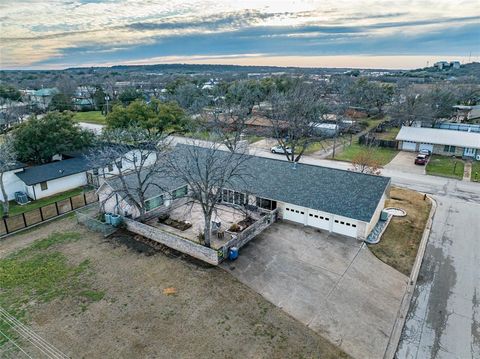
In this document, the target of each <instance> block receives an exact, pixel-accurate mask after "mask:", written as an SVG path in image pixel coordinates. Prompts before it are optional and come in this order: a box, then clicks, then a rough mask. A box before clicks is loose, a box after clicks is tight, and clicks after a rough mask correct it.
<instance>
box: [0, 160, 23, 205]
mask: <svg viewBox="0 0 480 359" xmlns="http://www.w3.org/2000/svg"><path fill="white" fill-rule="evenodd" d="M24 167H26V165H24V164H23V163H20V162H15V163H12V165H11V166H9V167H8V170H7V171H5V172H4V173H3V185H4V186H5V191H6V192H7V197H8V200H9V201H11V200H13V199H15V192H19V191H24V189H25V184H24V183H23V182H22V181H21V180H20V178H18V177H17V176H16V175H15V174H16V173H18V172H21V171H23V168H24ZM0 199H1V200H2V201H3V200H4V198H3V194H2V192H1V191H0Z"/></svg>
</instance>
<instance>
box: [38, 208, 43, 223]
mask: <svg viewBox="0 0 480 359" xmlns="http://www.w3.org/2000/svg"><path fill="white" fill-rule="evenodd" d="M38 209H39V210H40V219H41V220H42V222H43V221H44V220H45V219H44V218H43V211H42V209H43V207H39V208H38Z"/></svg>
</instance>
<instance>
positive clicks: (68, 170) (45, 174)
mask: <svg viewBox="0 0 480 359" xmlns="http://www.w3.org/2000/svg"><path fill="white" fill-rule="evenodd" d="M88 169H90V164H89V161H88V160H87V159H86V158H85V157H78V158H70V159H67V160H63V161H55V162H51V163H46V164H44V165H39V166H33V167H28V168H25V169H24V170H23V171H21V172H17V173H15V175H16V176H17V177H18V178H19V179H20V180H21V181H22V182H23V183H24V189H23V191H24V192H26V193H27V195H28V197H30V198H31V199H33V200H37V199H40V198H44V197H49V196H53V195H55V194H57V193H61V192H65V191H68V190H71V189H74V188H77V187H81V186H85V185H87V176H86V171H87V170H88Z"/></svg>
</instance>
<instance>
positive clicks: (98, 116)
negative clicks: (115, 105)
mask: <svg viewBox="0 0 480 359" xmlns="http://www.w3.org/2000/svg"><path fill="white" fill-rule="evenodd" d="M73 120H74V121H76V122H86V123H93V124H96V125H106V121H105V116H104V115H102V112H101V111H88V112H75V115H74V116H73Z"/></svg>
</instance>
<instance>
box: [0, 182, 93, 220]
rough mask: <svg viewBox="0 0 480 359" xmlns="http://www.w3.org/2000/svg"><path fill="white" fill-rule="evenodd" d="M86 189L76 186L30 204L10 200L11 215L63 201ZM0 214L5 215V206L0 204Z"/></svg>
mask: <svg viewBox="0 0 480 359" xmlns="http://www.w3.org/2000/svg"><path fill="white" fill-rule="evenodd" d="M83 191H84V188H83V187H79V188H75V189H72V190H70V191H66V192H62V193H59V194H56V195H54V196H50V197H45V198H42V199H37V200H36V201H32V202H30V203H28V204H24V205H20V204H18V203H17V202H15V201H10V211H9V216H10V217H13V216H16V215H17V214H22V213H25V212H28V211H31V210H34V209H37V208H40V207H43V206H46V205H48V204H51V203H54V202H57V201H61V200H63V199H67V198H69V197H72V196H76V195H77V194H80V193H82V192H83ZM0 216H3V208H2V207H1V206H0Z"/></svg>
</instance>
